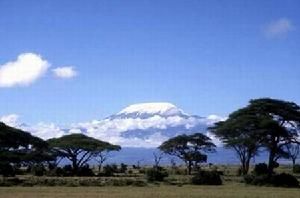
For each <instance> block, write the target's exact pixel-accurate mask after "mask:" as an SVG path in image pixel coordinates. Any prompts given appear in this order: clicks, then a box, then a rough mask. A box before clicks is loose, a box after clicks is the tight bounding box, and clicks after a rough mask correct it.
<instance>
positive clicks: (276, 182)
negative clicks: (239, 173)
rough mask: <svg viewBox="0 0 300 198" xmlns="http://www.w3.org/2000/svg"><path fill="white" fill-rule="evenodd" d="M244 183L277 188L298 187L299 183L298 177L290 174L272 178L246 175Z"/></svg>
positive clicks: (277, 175)
mask: <svg viewBox="0 0 300 198" xmlns="http://www.w3.org/2000/svg"><path fill="white" fill-rule="evenodd" d="M244 181H245V183H247V184H251V185H258V186H263V185H264V186H276V187H298V186H299V182H298V180H297V178H296V177H294V176H293V175H290V174H286V173H281V174H276V175H272V176H268V175H266V174H265V175H245V176H244Z"/></svg>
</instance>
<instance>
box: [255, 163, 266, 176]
mask: <svg viewBox="0 0 300 198" xmlns="http://www.w3.org/2000/svg"><path fill="white" fill-rule="evenodd" d="M253 173H254V174H255V175H266V174H268V165H267V164H265V163H260V164H256V165H255V167H254V170H253Z"/></svg>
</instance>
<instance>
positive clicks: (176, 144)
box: [159, 133, 216, 174]
mask: <svg viewBox="0 0 300 198" xmlns="http://www.w3.org/2000/svg"><path fill="white" fill-rule="evenodd" d="M215 147H216V145H214V143H212V141H211V139H210V138H209V137H207V136H206V135H203V134H201V133H195V134H192V135H179V136H176V137H174V138H171V139H169V140H167V141H165V142H163V143H162V145H160V146H159V149H160V150H161V151H162V152H164V153H166V154H169V155H174V156H176V157H178V158H180V159H181V160H183V161H184V162H185V163H186V164H187V168H188V173H189V174H190V173H191V168H192V166H194V167H195V168H196V167H197V165H198V164H199V163H203V162H206V161H207V155H206V154H204V152H214V151H215Z"/></svg>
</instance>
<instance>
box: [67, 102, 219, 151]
mask: <svg viewBox="0 0 300 198" xmlns="http://www.w3.org/2000/svg"><path fill="white" fill-rule="evenodd" d="M222 119H223V118H221V117H219V116H209V117H200V116H195V115H189V114H187V113H185V112H184V111H183V110H182V109H180V108H178V107H176V106H175V105H173V104H171V103H140V104H134V105H130V106H128V107H126V108H124V109H123V110H121V111H120V112H119V113H116V114H114V115H111V116H109V117H107V118H105V119H103V120H95V121H92V122H86V123H79V124H77V126H73V131H78V132H79V131H81V132H83V133H86V134H87V135H91V136H93V137H96V138H99V139H102V140H106V141H109V142H112V143H115V144H120V145H122V146H125V147H157V146H159V145H160V144H161V143H162V142H163V141H165V140H167V139H169V138H171V137H174V136H176V135H179V134H183V133H186V134H190V133H195V132H202V133H207V127H208V126H210V125H212V124H213V123H214V122H216V121H220V120H222ZM208 135H209V134H208Z"/></svg>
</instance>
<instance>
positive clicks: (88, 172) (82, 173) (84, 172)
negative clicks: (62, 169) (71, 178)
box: [77, 165, 95, 177]
mask: <svg viewBox="0 0 300 198" xmlns="http://www.w3.org/2000/svg"><path fill="white" fill-rule="evenodd" d="M77 176H79V177H91V176H95V174H94V172H93V170H92V169H91V168H90V167H89V165H84V166H82V167H80V168H79V169H78V171H77Z"/></svg>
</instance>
